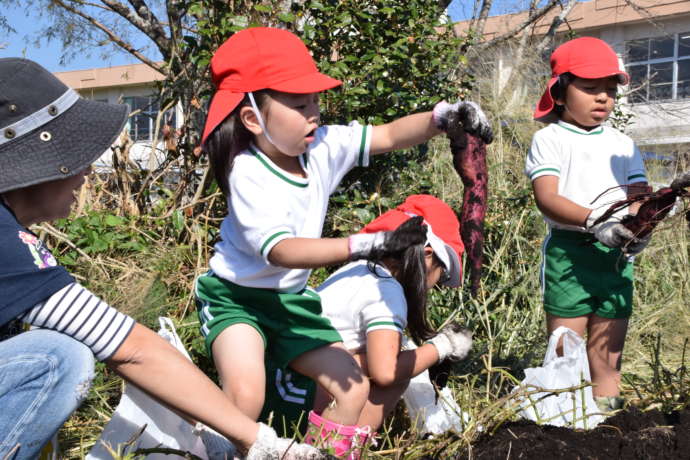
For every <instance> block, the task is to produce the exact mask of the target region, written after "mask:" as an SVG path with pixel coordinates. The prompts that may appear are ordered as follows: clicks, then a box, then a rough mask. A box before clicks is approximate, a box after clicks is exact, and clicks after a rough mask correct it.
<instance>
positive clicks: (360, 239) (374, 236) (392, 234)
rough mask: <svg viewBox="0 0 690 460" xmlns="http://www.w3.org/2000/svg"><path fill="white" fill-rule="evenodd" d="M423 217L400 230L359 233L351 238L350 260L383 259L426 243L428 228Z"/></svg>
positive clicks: (405, 224)
mask: <svg viewBox="0 0 690 460" xmlns="http://www.w3.org/2000/svg"><path fill="white" fill-rule="evenodd" d="M423 221H424V219H423V218H422V217H419V216H417V217H413V218H411V219H408V220H406V221H405V222H403V223H402V224H400V226H399V227H398V228H396V229H395V230H393V231H388V232H376V233H357V234H355V235H352V236H350V238H349V240H348V243H349V245H350V260H358V259H368V260H380V259H381V258H383V257H385V256H388V255H393V254H396V253H399V252H400V251H403V250H405V249H407V248H408V247H410V246H414V245H416V244H422V243H424V242H425V241H426V227H424V226H422V222H423Z"/></svg>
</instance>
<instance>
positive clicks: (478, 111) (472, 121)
mask: <svg viewBox="0 0 690 460" xmlns="http://www.w3.org/2000/svg"><path fill="white" fill-rule="evenodd" d="M453 113H457V114H458V117H457V118H458V120H459V121H460V123H462V128H463V129H464V130H465V131H467V132H468V133H470V134H473V135H475V136H478V137H479V138H481V140H483V141H484V143H485V144H490V143H491V141H493V139H494V134H493V131H492V130H491V124H489V120H488V119H487V118H486V115H485V114H484V112H483V111H482V108H481V107H479V104H477V103H476V102H471V101H458V102H456V103H455V104H449V103H448V102H446V101H441V102H439V103H438V104H436V105H435V106H434V110H433V111H432V116H431V118H432V120H433V121H434V125H435V126H436V127H437V128H438V129H440V130H442V131H448V123H449V122H450V118H451V114H453Z"/></svg>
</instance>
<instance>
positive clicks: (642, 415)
mask: <svg viewBox="0 0 690 460" xmlns="http://www.w3.org/2000/svg"><path fill="white" fill-rule="evenodd" d="M457 458H458V459H459V458H465V459H477V460H483V459H492V460H493V459H499V458H500V459H524V460H529V459H534V460H550V459H562V460H566V459H567V460H569V459H578V460H585V459H592V460H594V459H601V460H604V459H622V460H628V459H631V460H632V459H650V460H651V459H654V460H663V459H673V460H676V459H683V458H685V459H690V410H684V411H681V412H674V413H672V414H667V415H665V414H662V413H661V412H659V411H658V410H651V411H647V412H640V411H639V410H637V409H635V408H631V409H629V410H626V411H624V412H621V413H619V414H617V415H615V416H613V417H610V418H608V419H607V420H605V421H604V422H603V423H602V424H601V425H599V426H598V427H597V428H595V429H593V430H588V431H584V430H571V429H568V428H561V427H555V426H549V425H542V426H539V425H537V424H535V423H533V422H530V421H526V420H521V421H516V422H509V423H506V424H504V425H503V426H501V427H500V428H499V429H498V430H496V432H495V433H494V434H493V435H488V434H487V435H484V436H482V437H481V438H480V439H479V440H478V441H477V443H475V444H474V445H473V446H472V447H471V449H469V450H468V451H467V452H466V453H464V454H463V455H462V456H461V457H457Z"/></svg>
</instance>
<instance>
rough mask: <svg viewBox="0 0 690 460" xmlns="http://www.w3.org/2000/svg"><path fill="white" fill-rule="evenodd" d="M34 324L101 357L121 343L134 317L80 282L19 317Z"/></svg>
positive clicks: (108, 355)
mask: <svg viewBox="0 0 690 460" xmlns="http://www.w3.org/2000/svg"><path fill="white" fill-rule="evenodd" d="M19 319H20V320H21V321H24V322H25V323H28V324H30V325H31V326H33V327H37V328H44V329H52V330H55V331H58V332H62V333H63V334H67V335H68V336H70V337H72V338H74V339H75V340H77V341H79V342H82V343H83V344H84V345H86V346H87V347H89V348H90V349H91V351H93V354H94V355H95V356H96V359H98V360H99V361H104V360H105V359H107V358H109V357H110V356H112V355H113V353H115V352H116V351H117V349H118V348H119V347H120V345H122V343H123V342H124V341H125V339H126V338H127V336H128V335H129V333H130V331H131V330H132V328H133V327H134V324H135V321H134V320H133V319H132V318H131V317H129V316H127V315H125V314H123V313H120V312H119V311H117V310H116V309H114V308H113V307H111V306H109V305H108V304H107V303H105V302H103V301H102V300H101V299H99V298H98V297H96V296H95V295H93V294H92V293H91V292H89V290H88V289H86V288H84V287H83V286H81V285H80V284H79V283H76V282H75V283H72V284H70V285H68V286H65V287H64V288H62V289H60V290H59V291H57V292H56V293H55V294H53V295H52V296H50V297H49V298H48V299H47V300H45V301H43V302H41V303H39V304H37V305H36V306H35V307H34V308H32V309H31V310H29V311H27V312H26V313H25V314H24V315H22V316H21V317H20V318H19Z"/></svg>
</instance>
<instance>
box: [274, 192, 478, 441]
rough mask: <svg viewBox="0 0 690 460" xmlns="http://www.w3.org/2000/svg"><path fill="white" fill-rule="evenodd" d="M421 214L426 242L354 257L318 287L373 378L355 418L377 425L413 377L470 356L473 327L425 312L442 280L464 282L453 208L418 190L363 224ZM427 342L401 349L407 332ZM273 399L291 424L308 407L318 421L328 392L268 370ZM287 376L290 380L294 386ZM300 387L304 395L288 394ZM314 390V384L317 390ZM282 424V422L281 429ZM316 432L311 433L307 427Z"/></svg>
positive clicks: (383, 226)
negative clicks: (436, 320) (441, 323)
mask: <svg viewBox="0 0 690 460" xmlns="http://www.w3.org/2000/svg"><path fill="white" fill-rule="evenodd" d="M415 217H421V218H422V219H423V222H424V224H425V225H426V241H425V242H423V243H420V244H417V245H413V246H410V247H408V248H407V249H405V250H404V251H402V252H400V253H398V254H394V255H384V256H382V257H379V258H376V259H375V260H359V261H355V262H351V263H349V264H347V265H345V266H344V267H342V268H340V269H339V270H338V271H336V272H335V273H334V274H332V275H331V276H330V277H329V278H328V279H327V280H326V281H325V282H324V283H323V284H322V285H321V286H320V287H319V288H317V292H318V293H319V295H320V296H321V301H322V306H323V315H324V316H325V317H327V318H328V319H329V320H330V321H331V324H332V325H333V327H335V328H336V329H337V331H338V332H339V333H340V335H341V337H342V338H343V343H344V346H345V348H346V349H347V350H348V351H349V352H350V353H351V354H352V355H354V356H355V358H356V359H357V361H358V362H359V363H360V364H361V367H362V368H363V369H366V371H365V373H366V374H367V376H368V377H369V379H370V381H371V389H370V392H369V398H368V400H367V403H366V405H365V406H364V409H363V410H362V412H361V414H360V416H359V419H358V421H357V425H360V426H370V427H372V428H373V429H378V428H379V427H380V426H381V424H382V423H383V419H384V418H385V416H386V415H387V414H388V413H389V412H390V411H391V410H392V409H393V408H394V407H395V404H396V403H397V401H398V400H399V399H400V396H401V395H402V393H403V392H404V391H405V389H406V388H407V385H408V383H409V381H410V379H411V378H412V377H415V376H417V375H419V374H420V373H422V372H424V371H425V370H427V369H428V368H429V367H431V366H432V365H434V364H436V363H437V362H440V361H442V360H444V359H452V360H459V359H462V358H464V357H465V356H466V355H467V353H468V351H469V349H470V347H471V344H472V336H471V334H470V333H469V331H466V330H458V329H456V328H455V327H451V326H448V327H445V328H444V329H442V330H441V332H440V333H438V334H436V333H435V331H434V330H433V329H432V328H431V327H430V326H429V324H428V322H427V319H426V307H427V295H428V292H429V290H430V289H432V288H433V287H434V286H435V285H437V284H443V285H446V286H450V287H458V286H459V285H460V282H461V277H462V274H461V266H462V265H461V257H462V252H463V245H462V241H461V239H460V224H459V222H458V219H457V217H456V215H455V212H454V211H453V210H452V209H451V208H450V206H448V205H447V204H446V203H444V202H443V201H441V200H439V199H438V198H436V197H434V196H431V195H412V196H409V197H408V198H407V199H406V200H405V202H404V203H402V204H401V205H399V206H398V207H397V208H395V209H392V210H390V211H388V212H386V213H384V214H382V215H381V216H379V217H378V218H376V219H374V220H373V221H372V222H371V223H369V224H368V225H367V226H365V227H364V228H363V229H362V232H363V233H365V234H372V233H373V234H375V233H377V232H382V231H383V232H385V231H393V230H395V229H396V228H398V227H399V226H400V225H402V224H404V223H405V222H409V221H410V220H411V219H413V218H415ZM405 331H408V333H409V334H410V336H411V337H412V338H413V339H414V340H415V342H417V343H418V344H421V343H423V342H425V341H426V343H424V344H423V345H421V346H420V347H419V348H416V349H413V350H406V351H402V350H401V346H402V344H403V343H404V341H405V338H404V336H403V334H404V332H405ZM268 379H269V381H270V382H271V383H272V385H269V390H268V391H267V401H269V402H270V407H271V408H272V409H273V411H274V414H275V415H277V416H278V418H277V420H281V421H283V422H284V423H286V425H288V426H289V424H290V423H297V422H298V420H299V417H300V416H301V415H303V414H304V411H308V410H309V409H312V407H313V408H314V411H315V412H314V411H312V412H310V414H309V420H311V421H313V422H315V423H314V424H315V425H321V424H322V423H323V421H322V420H320V417H319V416H318V415H317V412H319V411H320V410H321V409H323V407H325V406H326V405H327V404H328V403H329V402H330V399H331V398H330V397H329V396H328V395H326V394H324V392H323V391H322V390H320V389H316V388H315V387H316V386H315V384H314V383H313V381H311V380H310V379H308V378H305V377H304V376H302V375H300V374H297V373H294V372H293V373H288V374H287V375H281V374H280V373H277V372H275V370H274V372H272V373H270V374H269V375H268ZM286 382H290V383H291V390H290V389H287V390H286V391H281V390H280V388H282V387H285V388H288V386H287V384H286ZM296 389H299V390H300V391H302V392H303V393H304V395H305V397H304V398H301V399H299V400H297V399H294V398H293V399H290V398H286V397H284V396H283V394H288V393H293V394H294V393H295V391H296ZM315 390H316V391H315ZM278 429H280V427H279V428H278ZM309 435H311V433H309ZM360 444H363V442H360Z"/></svg>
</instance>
